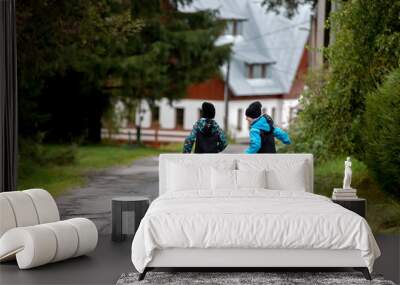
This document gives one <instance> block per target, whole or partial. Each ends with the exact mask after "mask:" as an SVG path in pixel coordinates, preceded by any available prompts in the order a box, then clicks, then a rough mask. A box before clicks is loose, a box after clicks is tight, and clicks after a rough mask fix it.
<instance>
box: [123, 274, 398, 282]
mask: <svg viewBox="0 0 400 285" xmlns="http://www.w3.org/2000/svg"><path fill="white" fill-rule="evenodd" d="M138 276H139V274H138V273H126V274H122V275H121V277H120V278H119V279H118V281H117V285H136V284H137V285H146V284H158V285H163V284H171V285H178V284H179V285H184V284H213V285H219V284H221V285H232V284H240V285H242V284H244V285H246V284H267V285H278V284H279V285H281V284H282V285H292V284H293V285H297V284H321V285H322V284H327V285H336V284H338V285H339V284H340V285H350V284H352V285H353V284H355V285H357V284H369V285H370V284H374V285H375V284H376V285H378V284H379V285H395V283H393V282H392V281H388V280H384V279H383V277H382V276H380V275H373V276H372V277H373V280H372V281H368V280H366V279H365V278H364V276H363V275H362V274H361V273H359V272H315V273H314V272H276V273H275V272H148V273H147V274H146V278H145V279H144V280H142V281H138Z"/></svg>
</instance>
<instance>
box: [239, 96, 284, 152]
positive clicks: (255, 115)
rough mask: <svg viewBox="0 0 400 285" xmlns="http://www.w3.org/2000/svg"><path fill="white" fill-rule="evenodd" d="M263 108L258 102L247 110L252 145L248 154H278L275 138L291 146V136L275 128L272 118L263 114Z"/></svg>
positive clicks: (247, 150) (248, 149)
mask: <svg viewBox="0 0 400 285" xmlns="http://www.w3.org/2000/svg"><path fill="white" fill-rule="evenodd" d="M261 107H262V105H261V103H260V102H258V101H257V102H253V103H251V104H250V105H249V107H248V108H247V109H246V119H247V121H248V122H249V123H250V145H249V147H248V148H247V149H246V153H276V149H275V138H277V139H279V140H280V141H281V142H283V143H284V144H291V141H290V138H289V135H288V134H287V133H286V132H284V131H283V130H282V129H280V128H278V127H277V126H275V125H274V122H273V121H272V119H271V117H269V116H268V115H266V114H261Z"/></svg>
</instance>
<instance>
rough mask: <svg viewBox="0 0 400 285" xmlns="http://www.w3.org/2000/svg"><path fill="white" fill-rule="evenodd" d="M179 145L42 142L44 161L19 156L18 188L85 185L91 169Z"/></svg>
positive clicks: (53, 189)
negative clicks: (47, 143) (69, 144)
mask: <svg viewBox="0 0 400 285" xmlns="http://www.w3.org/2000/svg"><path fill="white" fill-rule="evenodd" d="M181 147H182V146H181V145H180V144H171V145H166V146H162V147H160V148H151V147H132V146H124V145H104V144H101V145H86V146H78V147H71V146H67V145H44V146H43V153H44V154H46V157H48V159H47V160H48V161H46V162H45V163H43V162H42V163H39V162H34V161H31V160H29V159H21V161H20V170H19V179H18V189H21V190H23V189H28V188H43V189H46V190H48V191H49V192H50V193H51V194H52V195H54V196H57V195H60V194H61V193H62V192H63V191H65V190H67V189H69V188H72V187H77V186H82V185H84V184H85V182H86V176H87V174H88V173H89V172H91V171H94V170H101V169H104V168H107V167H112V166H118V165H128V164H130V163H132V162H133V161H134V160H135V159H138V158H142V157H146V156H152V155H158V154H160V153H162V152H177V151H180V150H181ZM71 153H73V154H71ZM71 157H72V159H70V160H71V161H70V160H69V158H71Z"/></svg>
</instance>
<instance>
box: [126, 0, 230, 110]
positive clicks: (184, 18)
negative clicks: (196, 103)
mask: <svg viewBox="0 0 400 285" xmlns="http://www.w3.org/2000/svg"><path fill="white" fill-rule="evenodd" d="M188 2H190V1H183V0H182V1H167V0H165V1H159V0H132V11H131V12H132V17H133V18H137V19H141V20H142V21H143V23H144V26H143V28H142V29H141V31H140V33H139V36H138V37H134V38H131V39H130V41H129V44H128V49H129V51H128V53H129V56H128V57H127V58H126V59H124V60H123V62H122V63H121V70H120V72H121V78H122V86H123V94H124V96H126V97H128V98H130V99H132V100H142V99H144V100H146V101H147V102H148V103H149V104H150V106H153V104H154V102H155V101H156V100H159V99H161V98H167V99H168V100H170V101H172V100H174V99H180V98H182V97H183V96H184V95H185V94H186V90H187V87H188V86H189V85H191V84H194V83H198V82H201V81H204V80H206V79H208V78H210V77H212V76H214V75H216V74H217V73H218V70H219V67H220V66H221V65H222V64H223V63H224V61H225V60H227V58H228V56H229V52H230V47H229V46H222V47H216V46H215V45H214V42H215V40H216V39H217V38H218V37H219V36H220V35H221V33H222V32H223V29H224V26H225V25H224V23H223V22H220V21H218V20H217V18H216V16H215V14H214V13H213V12H212V11H202V12H196V13H182V12H180V11H179V9H178V4H179V5H184V4H187V3H188Z"/></svg>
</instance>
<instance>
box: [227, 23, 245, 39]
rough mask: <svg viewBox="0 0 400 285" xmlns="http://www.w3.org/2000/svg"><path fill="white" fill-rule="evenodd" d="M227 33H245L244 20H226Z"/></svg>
mask: <svg viewBox="0 0 400 285" xmlns="http://www.w3.org/2000/svg"><path fill="white" fill-rule="evenodd" d="M224 34H225V35H231V36H237V35H242V34H243V21H238V20H228V21H226V28H225V33H224Z"/></svg>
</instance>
